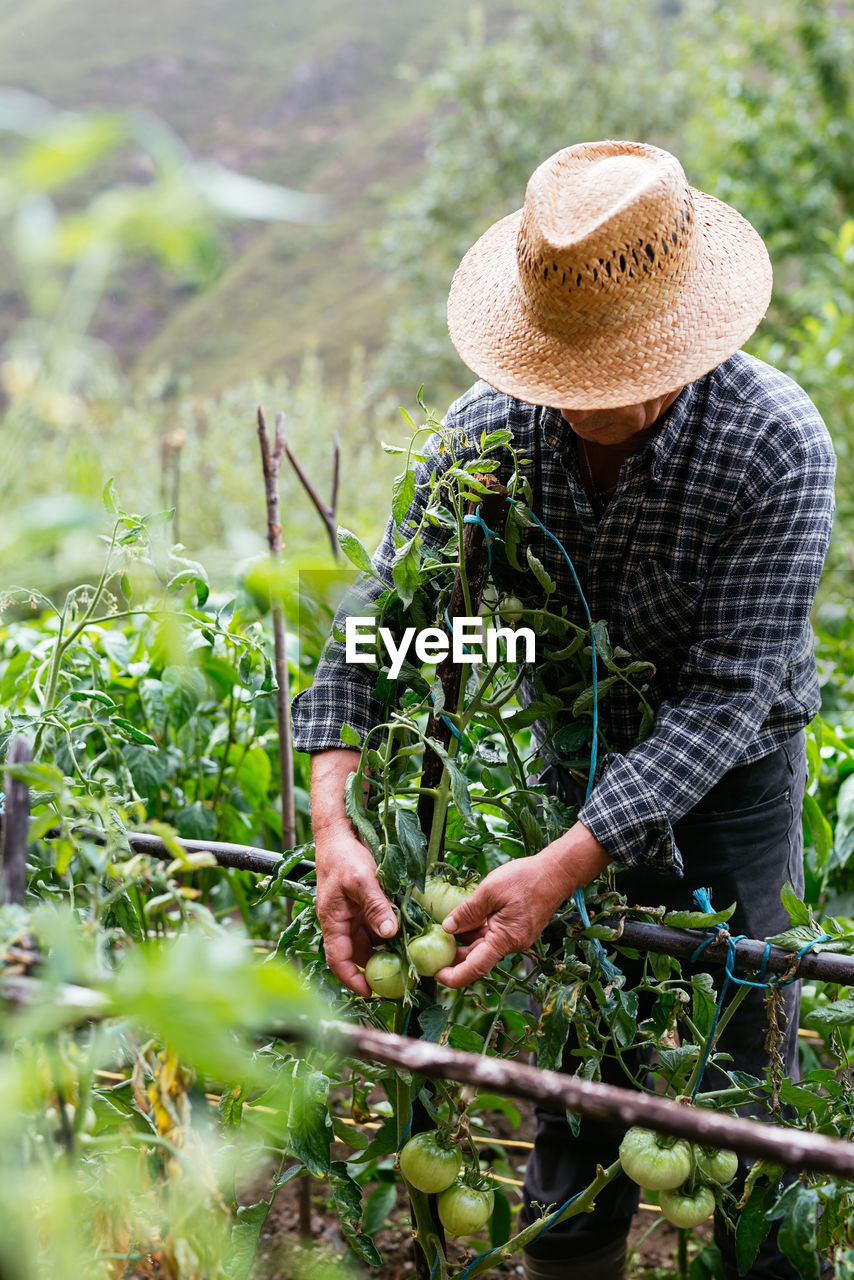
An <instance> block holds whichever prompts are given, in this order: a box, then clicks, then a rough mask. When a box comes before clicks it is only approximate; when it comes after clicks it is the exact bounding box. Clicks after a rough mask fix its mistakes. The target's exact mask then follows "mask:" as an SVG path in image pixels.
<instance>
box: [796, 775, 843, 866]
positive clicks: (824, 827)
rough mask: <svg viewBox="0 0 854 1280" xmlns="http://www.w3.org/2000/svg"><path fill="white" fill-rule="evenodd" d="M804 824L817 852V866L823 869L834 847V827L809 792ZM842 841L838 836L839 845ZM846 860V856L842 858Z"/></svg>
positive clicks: (805, 798) (806, 800)
mask: <svg viewBox="0 0 854 1280" xmlns="http://www.w3.org/2000/svg"><path fill="white" fill-rule="evenodd" d="M803 817H804V825H805V826H806V829H807V836H808V842H809V843H810V844H812V846H813V848H814V849H815V854H816V868H817V870H821V868H822V867H823V866H824V864H825V862H826V861H827V857H828V854H829V853H830V850H831V849H832V848H833V847H834V837H833V827H832V826H831V825H830V823H829V822H828V820H827V818H826V817H825V816H824V812H823V810H822V807H821V805H820V804H819V802H818V800H816V798H815V796H811V795H810V794H809V792H807V794H806V795H805V796H804V810H803ZM839 843H842V841H841V840H840V839H839V836H837V845H838V844H839ZM842 861H843V862H844V858H843V860H842Z"/></svg>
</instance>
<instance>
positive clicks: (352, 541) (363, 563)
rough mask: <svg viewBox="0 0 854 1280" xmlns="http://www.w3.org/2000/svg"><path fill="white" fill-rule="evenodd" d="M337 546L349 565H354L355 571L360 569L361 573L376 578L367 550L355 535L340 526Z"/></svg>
mask: <svg viewBox="0 0 854 1280" xmlns="http://www.w3.org/2000/svg"><path fill="white" fill-rule="evenodd" d="M338 545H339V547H340V548H341V550H342V551H343V552H344V554H345V556H346V557H347V559H348V560H349V561H350V563H351V564H354V565H355V566H356V568H357V569H361V570H362V572H363V573H369V574H370V575H371V576H372V577H375V576H376V575H375V573H374V566H373V564H372V563H371V557H370V556H369V554H368V551H367V549H366V548H365V547H364V546H363V545H362V543H361V542H360V541H359V539H358V538H357V537H356V535H355V533H351V532H350V530H349V529H345V528H344V527H343V525H340V524H339V526H338Z"/></svg>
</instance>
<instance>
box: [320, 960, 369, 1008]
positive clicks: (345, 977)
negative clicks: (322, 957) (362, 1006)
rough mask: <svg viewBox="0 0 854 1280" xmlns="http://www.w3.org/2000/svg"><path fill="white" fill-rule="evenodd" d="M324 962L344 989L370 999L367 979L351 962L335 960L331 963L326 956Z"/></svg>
mask: <svg viewBox="0 0 854 1280" xmlns="http://www.w3.org/2000/svg"><path fill="white" fill-rule="evenodd" d="M326 960H327V963H328V965H329V968H330V969H331V970H332V972H333V973H334V974H335V976H336V978H338V979H339V981H340V982H343V983H344V986H345V987H348V988H349V989H350V991H355V993H356V995H357V996H364V997H365V999H366V1000H369V999H370V998H371V994H372V993H371V988H370V987H369V986H368V982H367V979H366V978H365V975H364V974H363V973H362V971H361V969H359V968H357V966H356V965H355V964H354V963H353V961H352V960H336V961H334V962H333V961H332V960H330V959H329V955H328V954H327V957H326Z"/></svg>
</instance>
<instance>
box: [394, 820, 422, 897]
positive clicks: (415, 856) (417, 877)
mask: <svg viewBox="0 0 854 1280" xmlns="http://www.w3.org/2000/svg"><path fill="white" fill-rule="evenodd" d="M394 825H395V830H396V831H397V838H398V840H399V841H400V845H401V848H402V849H403V853H404V857H405V877H406V878H405V881H404V884H408V885H413V886H414V887H415V888H417V889H423V888H424V877H425V875H426V873H427V839H426V837H425V835H424V832H423V831H422V830H421V827H420V826H419V825H418V818H417V817H416V815H415V814H414V813H412V812H411V811H410V810H409V809H402V808H400V807H398V808H396V809H395V813H394ZM401 887H403V886H401Z"/></svg>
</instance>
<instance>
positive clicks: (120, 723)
mask: <svg viewBox="0 0 854 1280" xmlns="http://www.w3.org/2000/svg"><path fill="white" fill-rule="evenodd" d="M112 723H113V724H114V725H116V726H117V728H119V729H123V730H124V732H125V733H126V734H127V735H128V737H129V738H133V740H134V742H141V743H142V744H143V745H144V746H146V747H156V746H157V742H156V741H155V739H154V738H152V736H151V734H150V733H146V732H145V730H144V729H139V728H137V726H136V725H135V724H134V723H133V721H132V720H126V719H125V717H124V716H113V719H112Z"/></svg>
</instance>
